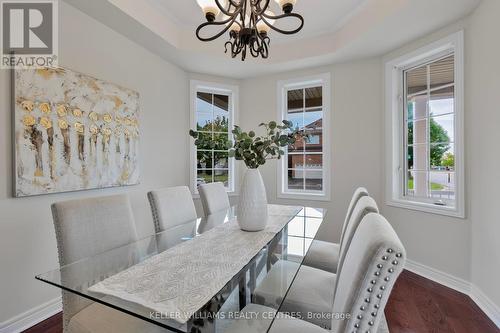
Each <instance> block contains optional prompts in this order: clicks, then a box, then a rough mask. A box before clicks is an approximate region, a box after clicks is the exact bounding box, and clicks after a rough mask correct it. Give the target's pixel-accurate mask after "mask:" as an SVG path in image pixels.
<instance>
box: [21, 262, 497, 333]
mask: <svg viewBox="0 0 500 333" xmlns="http://www.w3.org/2000/svg"><path fill="white" fill-rule="evenodd" d="M385 314H386V317H387V322H388V324H389V329H390V331H391V333H439V332H447V333H448V332H450V333H490V332H491V333H499V332H500V330H499V329H498V328H497V327H496V326H495V324H493V322H492V321H491V320H490V319H489V318H488V317H487V316H486V315H485V314H484V313H483V312H482V311H481V310H480V309H479V307H478V306H477V305H476V304H475V303H474V302H473V301H472V300H471V299H470V298H469V297H468V296H466V295H464V294H461V293H459V292H457V291H455V290H453V289H450V288H447V287H444V286H442V285H440V284H438V283H435V282H432V281H430V280H428V279H426V278H423V277H421V276H419V275H417V274H414V273H411V272H409V271H406V270H405V271H404V272H403V273H402V274H401V275H400V277H399V279H398V281H397V282H396V285H395V287H394V289H393V291H392V294H391V298H390V299H389V303H388V304H387V307H386V309H385ZM60 332H62V314H60V313H59V314H57V315H55V316H53V317H51V318H49V319H47V320H45V321H43V322H41V323H40V324H38V325H36V326H34V327H32V328H30V329H28V330H26V331H25V332H24V333H60Z"/></svg>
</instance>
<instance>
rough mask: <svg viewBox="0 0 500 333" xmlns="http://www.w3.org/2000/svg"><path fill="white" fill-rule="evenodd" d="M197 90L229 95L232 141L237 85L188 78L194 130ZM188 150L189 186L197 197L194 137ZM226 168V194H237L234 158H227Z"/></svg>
mask: <svg viewBox="0 0 500 333" xmlns="http://www.w3.org/2000/svg"><path fill="white" fill-rule="evenodd" d="M198 92H203V93H209V94H220V95H227V96H229V123H228V136H229V140H230V141H232V134H231V131H232V129H233V126H234V124H236V123H237V121H238V119H237V118H238V105H239V87H238V86H236V85H228V84H221V83H216V82H207V81H199V80H190V96H189V99H190V128H191V129H194V130H196V128H197V127H196V123H197V121H196V117H197V116H196V115H197V109H196V100H197V95H198ZM189 145H190V146H189V151H190V181H189V184H190V185H189V187H190V189H191V193H192V194H193V197H195V198H197V197H199V193H198V186H197V171H198V168H197V165H196V163H197V154H196V153H197V147H196V146H195V145H194V139H193V138H190V140H189ZM228 169H229V188H228V189H226V192H227V193H228V195H230V196H233V195H237V190H238V174H237V172H238V168H237V167H236V161H235V159H234V158H232V157H231V158H229V159H228Z"/></svg>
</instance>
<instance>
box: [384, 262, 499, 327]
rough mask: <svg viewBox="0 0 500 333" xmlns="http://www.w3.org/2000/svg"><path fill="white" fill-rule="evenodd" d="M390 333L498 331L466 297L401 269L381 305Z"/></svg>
mask: <svg viewBox="0 0 500 333" xmlns="http://www.w3.org/2000/svg"><path fill="white" fill-rule="evenodd" d="M385 315H386V317H387V322H388V324H389V329H390V331H391V333H427V332H429V333H431V332H432V333H438V332H453V333H490V332H491V333H498V332H500V330H499V329H498V328H497V327H496V326H495V324H494V323H493V322H492V321H491V320H490V319H489V318H488V317H487V316H486V315H485V314H484V313H483V312H482V311H481V310H480V309H479V307H478V306H477V305H476V303H474V302H473V301H472V300H471V299H470V298H469V297H468V296H466V295H464V294H462V293H459V292H458V291H455V290H453V289H450V288H447V287H445V286H443V285H440V284H438V283H436V282H433V281H431V280H428V279H426V278H423V277H422V276H420V275H417V274H414V273H411V272H409V271H406V270H405V271H403V273H402V274H401V275H400V277H399V279H398V281H397V282H396V285H395V287H394V289H393V291H392V294H391V297H390V299H389V302H388V304H387V306H386V308H385Z"/></svg>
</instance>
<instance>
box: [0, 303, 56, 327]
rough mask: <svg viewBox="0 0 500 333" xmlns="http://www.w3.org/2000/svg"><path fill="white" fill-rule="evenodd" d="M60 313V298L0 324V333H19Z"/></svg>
mask: <svg viewBox="0 0 500 333" xmlns="http://www.w3.org/2000/svg"><path fill="white" fill-rule="evenodd" d="M61 311H62V302H61V297H57V298H54V299H53V300H50V301H48V302H46V303H44V304H41V305H39V306H37V307H34V308H33V309H31V310H28V311H26V312H24V313H21V314H19V315H17V316H15V317H14V318H11V319H9V320H7V321H4V322H2V323H0V333H19V332H22V331H24V330H26V329H28V328H30V327H32V326H34V325H36V324H38V323H39V322H41V321H44V320H45V319H47V318H50V317H52V316H53V315H55V314H56V313H58V312H61Z"/></svg>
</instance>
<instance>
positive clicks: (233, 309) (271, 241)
mask: <svg viewBox="0 0 500 333" xmlns="http://www.w3.org/2000/svg"><path fill="white" fill-rule="evenodd" d="M325 214H326V210H324V209H320V208H311V207H298V206H283V205H269V222H268V224H272V223H274V222H273V221H278V222H279V223H278V224H276V226H278V227H277V229H276V230H273V231H272V232H269V231H266V230H265V231H262V232H257V233H246V234H245V232H242V231H241V230H239V228H237V227H236V225H237V224H236V219H237V216H236V207H231V208H230V209H228V210H224V211H221V212H219V213H215V214H212V215H209V216H207V217H204V218H198V219H196V220H193V221H191V222H188V223H186V224H183V225H181V226H178V227H175V229H173V230H168V231H164V232H161V233H158V234H155V235H152V236H149V237H145V238H142V239H139V240H137V241H136V242H133V243H130V244H128V245H126V246H123V247H119V248H116V249H113V250H110V251H107V252H104V253H101V254H98V255H95V256H92V257H89V258H85V259H82V260H79V261H77V262H74V263H72V264H69V265H66V266H62V267H60V268H59V269H55V270H52V271H50V272H47V273H44V274H40V275H38V276H36V278H37V279H38V280H40V281H43V282H46V283H49V284H51V285H53V286H56V287H58V288H61V289H63V290H65V291H67V292H69V293H71V294H73V295H75V297H76V295H77V296H78V297H84V298H86V299H89V300H91V301H94V302H98V303H101V304H103V305H105V306H109V307H111V308H114V309H116V310H119V311H122V312H124V313H126V314H128V315H131V316H134V317H136V318H138V319H140V320H143V321H145V322H147V323H148V325H157V326H160V327H163V328H167V329H169V330H171V331H175V332H191V331H199V332H215V331H217V332H223V331H224V328H225V327H227V326H228V325H229V323H230V322H231V320H234V319H235V314H236V313H237V312H238V311H239V310H240V309H242V308H243V307H244V306H245V305H246V304H248V303H250V302H252V301H253V300H255V297H256V296H255V295H254V294H253V293H254V291H255V290H256V288H259V286H261V284H262V283H263V281H265V280H266V279H265V278H266V276H267V275H268V274H269V272H270V271H271V268H272V267H274V266H275V265H283V264H286V265H285V266H286V269H274V270H273V272H276V271H278V272H279V273H278V275H280V276H279V277H278V281H279V282H278V285H279V286H278V287H277V288H278V289H279V290H280V293H283V295H284V294H286V292H287V291H288V289H289V288H290V286H291V284H292V282H293V279H294V277H295V274H296V273H297V271H298V270H299V267H300V265H301V263H302V261H303V260H304V257H305V256H306V253H307V251H308V249H309V247H310V245H311V243H312V242H313V240H314V238H315V237H316V234H317V233H318V230H319V228H320V227H321V225H322V223H323V221H324V217H325ZM220 232H224V233H225V234H224V237H226V236H231V237H227V239H228V242H229V241H230V240H231V239H233V237H232V236H233V234H236V233H238V237H251V239H253V238H256V239H258V240H259V241H262V244H261V243H256V244H257V248H256V251H255V253H253V252H249V253H250V256H248V253H246V252H245V251H244V250H247V248H250V247H251V244H250V243H245V242H242V243H241V244H238V245H237V248H238V247H239V248H240V249H241V251H234V248H235V247H234V244H220V246H221V248H226V247H227V248H230V249H233V250H231V251H232V253H231V254H230V255H229V256H227V257H222V258H221V259H217V260H216V258H213V257H212V254H211V253H210V251H207V253H206V260H207V261H208V262H212V261H213V262H214V266H217V265H219V266H221V265H222V267H225V266H224V265H227V267H228V270H231V269H232V270H233V271H230V272H231V273H230V276H229V278H226V279H225V280H222V281H223V282H222V283H221V284H220V286H218V285H217V284H215V287H214V286H212V288H215V289H210V290H215V292H214V293H213V295H212V294H210V297H211V298H209V300H208V301H207V302H205V301H204V300H203V299H202V298H200V299H199V300H198V299H197V298H198V295H197V294H196V293H192V292H191V293H189V294H188V293H186V294H185V295H177V296H176V297H177V298H179V300H182V299H184V298H186V296H187V295H189V297H190V298H191V299H189V303H190V304H191V305H193V304H195V306H197V305H196V304H198V303H196V301H198V302H202V303H199V308H198V307H196V309H197V310H196V311H195V312H194V313H192V314H191V313H189V314H190V316H189V318H188V319H187V320H179V318H182V316H180V317H176V314H175V313H170V312H168V313H167V312H166V311H157V309H166V308H165V307H155V308H153V307H151V306H149V304H150V303H147V304H148V305H147V306H146V303H141V302H140V301H138V300H137V299H135V298H127V297H121V296H119V295H121V293H118V292H115V293H102V292H96V291H95V286H97V285H102V284H103V283H106V282H108V281H113V279H116V277H118V276H120V275H123V274H124V272H125V275H126V273H127V272H128V271H133V270H134V269H136V268H138V267H144V266H146V267H147V269H148V270H149V271H153V272H155V271H156V267H155V266H154V265H158V266H162V265H164V263H163V262H161V261H158V259H159V258H162V256H165V255H168V254H169V253H171V252H175V251H177V249H182V250H185V251H190V249H191V248H192V249H193V251H195V250H196V249H198V250H199V246H203V242H206V241H209V240H210V238H209V237H208V236H210V235H214V234H215V233H220ZM266 232H267V233H268V234H266V235H263V237H260V235H259V233H261V234H262V233H266ZM264 236H265V237H264ZM238 237H236V238H234V239H246V238H238ZM223 240H224V238H223ZM220 243H224V241H222V242H220ZM259 244H261V245H259ZM231 245H232V246H233V247H230V246H231ZM179 251H180V250H179ZM240 252H242V253H246V255H247V256H246V257H244V256H242V258H243V257H244V258H249V259H248V261H247V262H243V263H240V262H238V258H239V257H238V256H239V253H240ZM247 252H248V251H247ZM165 258H169V257H165ZM189 258H190V257H189V256H186V260H185V262H183V264H184V265H185V266H186V267H189V266H192V265H196V263H195V262H192V261H190V259H189ZM181 259H182V258H181ZM245 260H246V259H245ZM221 261H222V262H221ZM225 261H227V262H225ZM209 266H210V265H209ZM276 267H279V266H276ZM209 270H210V269H209ZM170 273H174V272H166V275H165V272H162V273H161V274H164V275H162V279H161V281H162V283H168V282H169V279H170V278H172V280H174V279H177V280H179V279H180V280H182V279H190V278H191V275H190V274H191V273H190V272H189V271H186V272H184V273H183V275H178V276H177V275H175V274H170ZM209 273H211V272H208V273H207V275H206V276H207V277H212V278H213V279H217V278H218V275H213V274H212V275H211V274H209ZM158 274H159V273H158ZM199 274H200V272H196V273H193V277H192V278H199V277H200V276H199ZM204 274H205V273H204ZM273 274H276V273H273ZM150 275H151V274H150ZM179 276H180V278H179ZM207 279H208V278H207ZM226 280H227V282H226ZM202 281H203V280H202ZM206 282H207V284H206V286H203V283H201V284H202V286H201V288H207V290H208V288H209V285H210V283H212V282H217V281H206ZM209 282H210V283H209ZM120 286H121V285H118V287H117V288H120ZM115 287H116V286H115ZM155 287H156V286H155ZM125 289H127V288H124V290H119V291H120V292H122V291H123V292H126V290H125ZM115 290H116V288H115ZM155 290H156V289H155ZM200 294H202V293H200ZM153 298H154V297H153ZM282 300H283V297H278V298H276V299H275V300H274V301H271V304H266V305H267V306H268V307H270V308H272V309H275V310H278V309H279V308H280V305H281V302H282ZM168 302H170V303H169V304H170V305H172V304H178V303H179V302H180V303H182V302H181V301H178V302H177V301H176V300H169V301H168ZM176 302H177V303H176ZM268 303H269V302H268ZM180 308H182V307H180ZM83 311H84V310H83Z"/></svg>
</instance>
